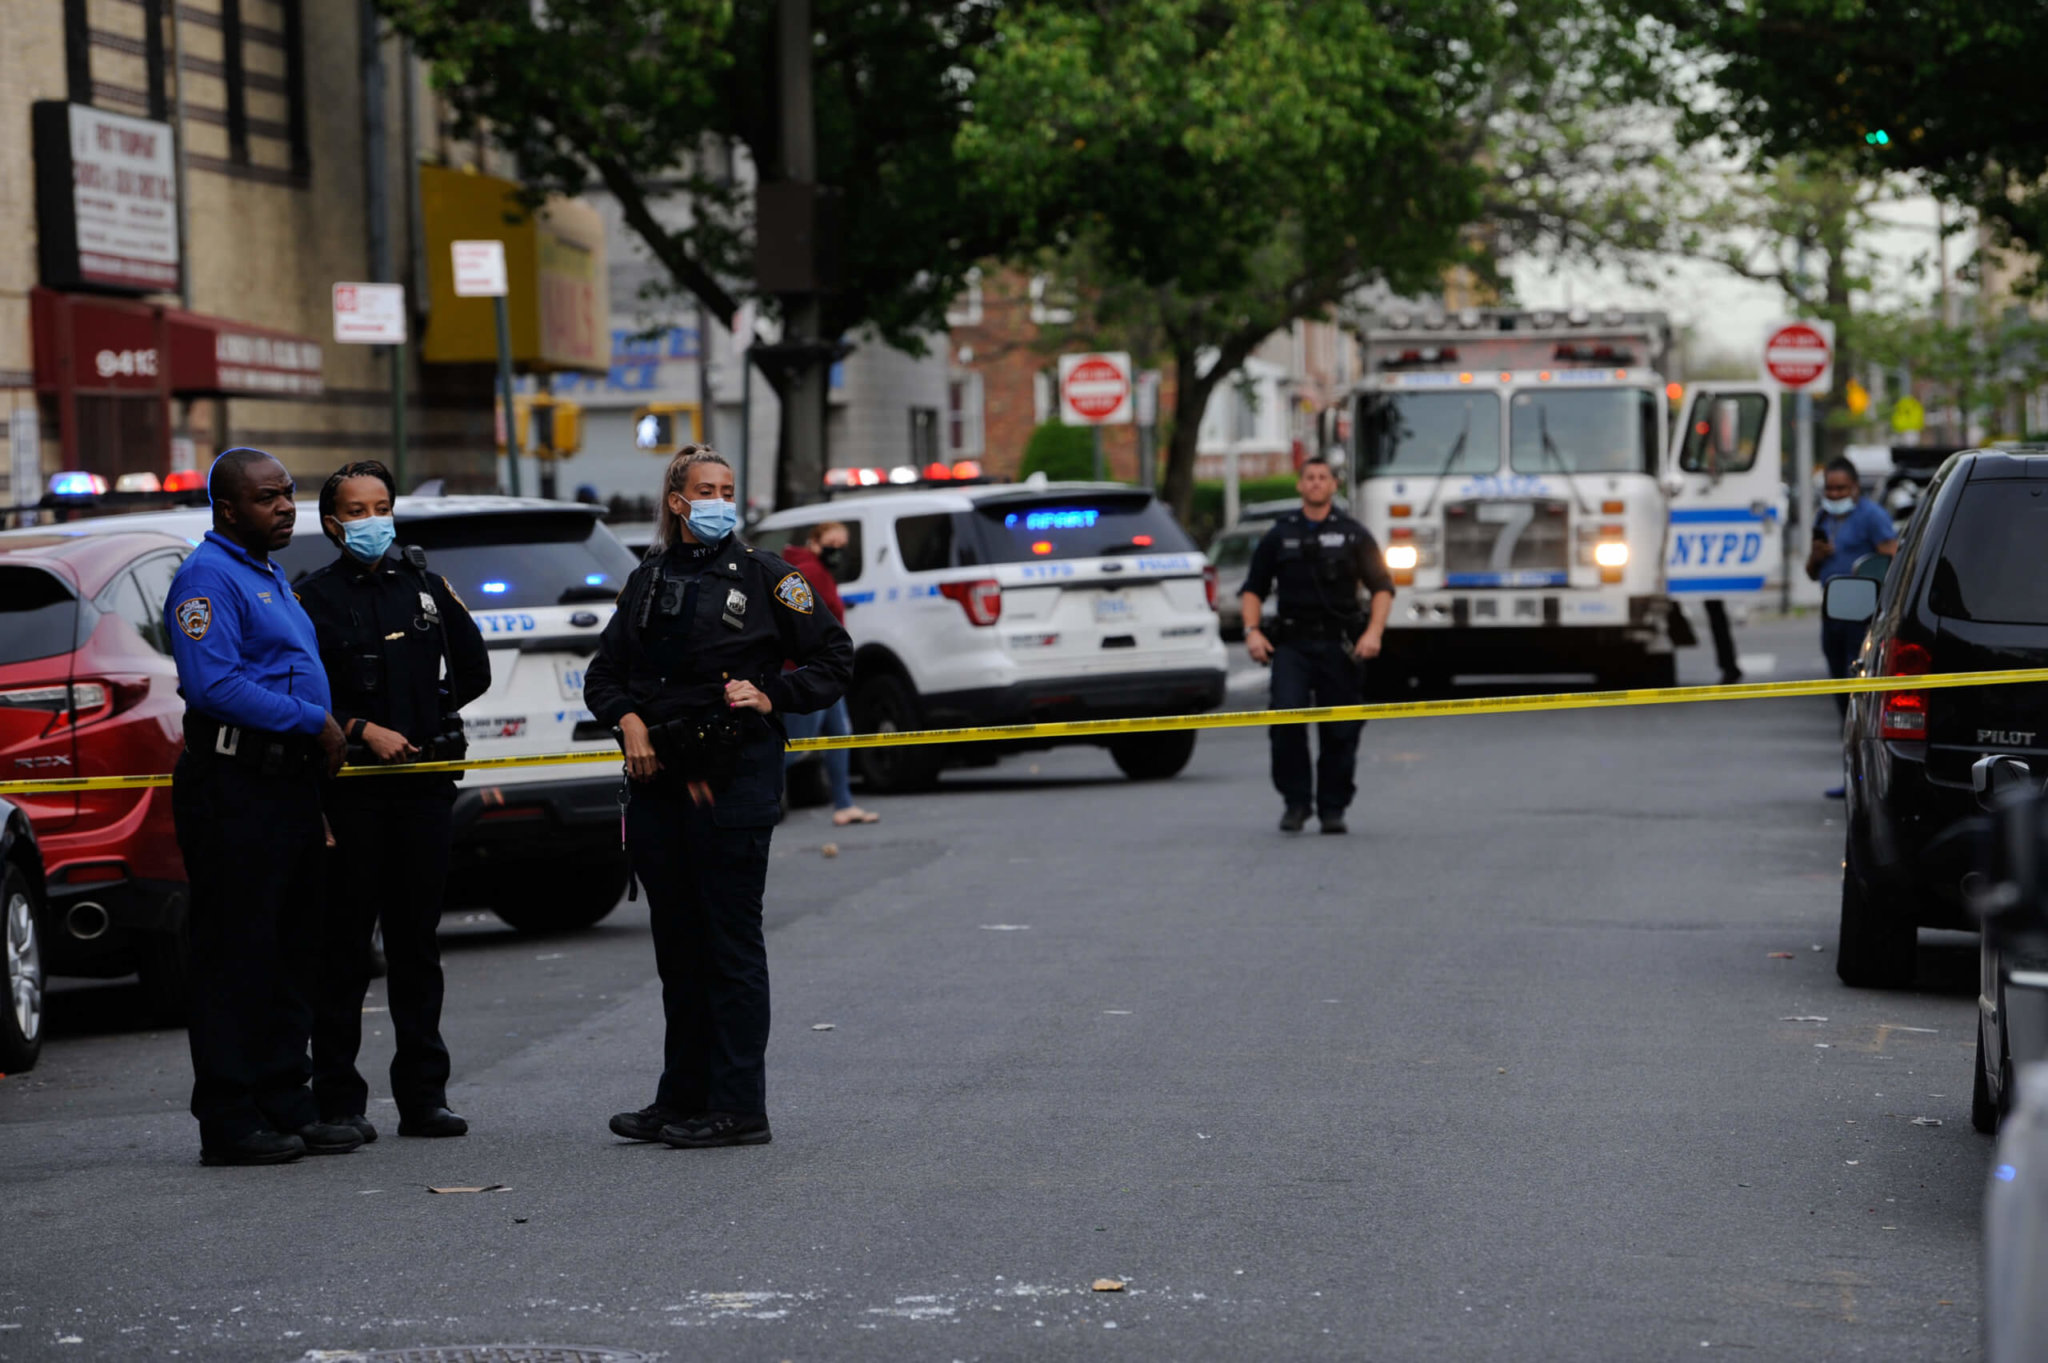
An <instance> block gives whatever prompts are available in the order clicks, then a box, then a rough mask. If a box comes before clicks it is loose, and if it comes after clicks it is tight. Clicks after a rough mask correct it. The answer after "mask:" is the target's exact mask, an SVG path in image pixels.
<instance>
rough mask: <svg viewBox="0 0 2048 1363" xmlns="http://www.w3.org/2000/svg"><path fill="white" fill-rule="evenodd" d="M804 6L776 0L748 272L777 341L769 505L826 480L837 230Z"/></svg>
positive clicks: (810, 496)
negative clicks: (825, 181) (770, 91)
mask: <svg viewBox="0 0 2048 1363" xmlns="http://www.w3.org/2000/svg"><path fill="white" fill-rule="evenodd" d="M811 49H812V30H811V0H778V2H777V6H776V42H775V71H776V92H777V99H778V103H779V113H778V122H779V124H780V136H779V139H778V152H779V157H778V159H779V161H780V162H781V165H780V167H779V169H780V172H781V174H780V175H779V177H778V178H776V179H775V180H773V181H769V182H766V183H763V184H762V185H761V187H760V189H759V191H758V192H757V195H756V198H755V205H756V208H755V242H756V247H755V275H756V283H757V284H758V286H759V288H760V289H761V291H762V292H763V293H772V294H776V295H778V296H779V297H780V298H781V299H782V336H781V338H780V339H779V340H778V341H777V342H776V343H775V344H774V345H772V346H762V347H760V348H759V359H760V362H761V363H762V364H763V365H764V366H767V367H771V368H773V369H774V371H775V372H776V373H777V374H779V375H780V376H781V382H780V383H778V384H777V385H776V387H777V391H778V394H779V396H780V397H781V399H782V432H781V441H780V448H781V458H780V459H779V460H778V461H777V468H776V471H775V483H776V496H775V504H776V505H777V506H778V507H782V506H795V505H800V504H802V503H804V502H812V501H816V500H817V499H818V497H819V496H820V495H821V492H822V490H823V486H824V476H825V462H826V452H825V398H826V386H827V383H828V381H829V378H830V372H831V366H832V362H833V361H834V360H835V359H837V358H838V356H839V355H840V353H841V351H840V347H839V345H838V343H837V341H836V340H835V339H834V338H831V337H826V336H823V335H821V334H820V331H821V328H822V325H823V307H822V302H821V297H822V294H823V293H824V292H825V291H826V290H828V289H830V288H831V287H832V285H833V282H834V281H833V279H832V274H833V269H832V266H831V260H832V258H833V254H834V252H835V244H834V243H833V242H832V241H831V237H832V235H833V233H834V232H835V231H836V224H835V222H834V219H833V214H832V212H831V208H830V205H831V198H830V195H829V194H828V193H827V192H826V191H824V190H821V189H820V188H819V186H818V183H817V178H818V136H817V114H816V109H815V107H814V104H813V101H812V94H811V92H812V78H813V73H812V70H811V65H812V59H813V57H812V50H811Z"/></svg>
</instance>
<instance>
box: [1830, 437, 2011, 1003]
mask: <svg viewBox="0 0 2048 1363" xmlns="http://www.w3.org/2000/svg"><path fill="white" fill-rule="evenodd" d="M2044 563H2048V448H2044V449H2041V450H2039V451H2038V452H2037V451H2032V450H2027V449H2019V450H2013V451H1970V452H1966V453H1962V454H1957V455H1954V456H1953V457H1951V458H1950V459H1949V460H1948V461H1947V462H1946V463H1944V464H1943V465H1942V466H1941V469H1940V470H1939V471H1938V472H1937V473H1936V474H1935V476H1934V478H1933V481H1932V482H1930V483H1929V484H1928V488H1927V495H1926V496H1925V497H1924V498H1923V499H1922V500H1921V503H1920V508H1919V511H1918V512H1917V513H1916V514H1915V515H1914V517H1913V521H1912V524H1911V525H1910V526H1908V527H1907V529H1906V533H1905V534H1904V536H1902V537H1901V539H1900V541H1899V552H1898V556H1897V557H1896V558H1895V559H1893V560H1892V561H1891V563H1890V564H1889V566H1888V568H1887V569H1886V571H1885V573H1884V577H1883V580H1882V582H1881V583H1880V582H1876V581H1872V580H1871V579H1870V578H1868V577H1857V576H1852V577H1839V578H1835V579H1834V580H1832V581H1831V582H1829V583H1828V586H1827V599H1826V605H1825V607H1824V609H1825V610H1826V612H1827V614H1828V615H1829V616H1830V617H1831V618H1834V619H1838V620H1854V621H1862V620H1868V621H1869V622H1870V632H1869V634H1868V635H1867V636H1866V637H1865V639H1864V641H1863V651H1862V653H1861V654H1860V655H1859V656H1858V658H1857V661H1856V663H1855V666H1854V668H1853V671H1854V673H1855V674H1856V675H1858V676H1888V677H1899V676H1920V675H1924V674H1927V673H1935V672H1978V671H1995V670H1999V669H2010V668H2028V667H2043V666H2048V573H2044V572H2043V566H2044ZM1842 748H1843V753H1842V756H1843V762H1844V764H1845V766H1846V771H1845V780H1844V785H1845V787H1846V788H1847V791H1848V819H1847V824H1848V830H1847V831H1848V846H1847V848H1846V850H1845V852H1844V855H1843V858H1842V926H1841V940H1840V945H1839V949H1838V952H1837V955H1836V961H1835V970H1836V973H1837V974H1839V975H1840V976H1841V977H1842V980H1843V982H1844V983H1846V984H1851V985H1859V986H1866V987H1871V988H1901V987H1904V986H1906V985H1908V984H1911V983H1912V980H1913V972H1914V966H1915V963H1916V960H1915V957H1916V948H1917V946H1918V937H1917V933H1918V930H1919V929H1920V928H1923V927H1929V928H1958V929H1963V930H1975V928H1976V926H1977V923H1976V920H1975V919H1974V918H1973V917H1972V916H1971V914H1970V913H1969V911H1968V909H1967V908H1966V907H1965V904H1964V899H1963V893H1962V880H1963V877H1964V876H1965V875H1966V874H1968V873H1969V871H1970V870H1971V868H1972V866H1971V863H1972V856H1973V850H1974V849H1973V847H1972V844H1971V839H1970V835H1969V830H1968V828H1967V826H1966V825H1967V824H1968V822H1969V820H1970V819H1971V818H1972V817H1973V816H1974V815H1976V814H1977V813H1978V807H1977V801H1976V797H1975V795H1974V794H1973V792H1972V789H1971V779H1970V768H1971V766H1972V764H1974V763H1975V762H1976V761H1977V760H1978V759H1979V758H1982V757H1985V756H1989V755H1992V754H1997V753H2009V754H2012V755H2014V756H2017V757H2019V758H2021V759H2023V760H2025V761H2026V762H2028V764H2029V765H2030V766H2031V768H2032V769H2033V770H2035V771H2044V770H2048V684H2041V683H2029V684H2023V685H2000V686H1976V687H1968V688H1952V689H1941V690H1929V691H1884V692H1874V693H1868V694H1864V695H1857V696H1852V697H1850V699H1849V711H1848V716H1847V718H1846V719H1845V720H1844V722H1843V726H1842Z"/></svg>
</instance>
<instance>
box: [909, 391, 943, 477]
mask: <svg viewBox="0 0 2048 1363" xmlns="http://www.w3.org/2000/svg"><path fill="white" fill-rule="evenodd" d="M938 457H939V409H938V408H936V407H913V408H911V409H910V462H911V463H912V464H913V465H915V466H916V468H917V469H918V471H919V472H920V473H921V472H923V471H924V467H925V465H927V464H931V463H935V462H937V460H938Z"/></svg>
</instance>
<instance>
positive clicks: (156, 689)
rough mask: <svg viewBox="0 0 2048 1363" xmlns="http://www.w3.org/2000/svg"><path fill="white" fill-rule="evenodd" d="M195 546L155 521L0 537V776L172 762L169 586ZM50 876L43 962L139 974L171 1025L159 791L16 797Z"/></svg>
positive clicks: (72, 971) (171, 937)
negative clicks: (125, 527) (166, 622)
mask: <svg viewBox="0 0 2048 1363" xmlns="http://www.w3.org/2000/svg"><path fill="white" fill-rule="evenodd" d="M191 548H192V546H191V545H190V544H188V543H187V542H186V541H184V540H182V539H179V538H177V537H175V536H172V535H165V534H160V533H157V532H154V531H146V530H135V531H116V532H112V533H108V532H106V531H102V532H100V533H97V534H92V533H84V532H82V531H79V530H73V529H69V528H67V527H64V526H55V527H48V528H44V529H37V530H17V531H9V532H6V533H0V779H6V780H27V779H32V778H35V777H40V776H112V775H131V774H138V773H145V772H167V771H169V770H170V769H171V766H172V764H173V763H174V762H176V760H177V757H178V753H179V751H180V750H181V749H182V748H183V747H184V741H185V740H184V733H183V729H182V727H181V720H182V717H183V715H184V709H185V707H184V702H183V701H181V700H180V699H179V697H178V673H177V667H176V665H175V664H173V662H172V661H171V656H170V641H169V640H168V639H167V638H165V637H164V629H163V623H162V621H163V609H164V596H165V594H166V593H168V592H169V591H170V587H171V577H172V575H173V574H175V573H176V572H177V570H178V564H179V563H180V562H181V561H182V560H183V559H184V557H185V555H186V554H187V553H189V552H191ZM14 802H15V803H16V804H17V805H18V806H19V807H20V808H21V811H22V812H23V813H24V814H26V815H27V816H28V818H29V821H30V823H31V824H32V825H33V826H34V829H35V836H36V840H37V841H38V842H39V843H40V844H41V846H42V857H43V865H44V868H45V871H46V873H47V877H48V896H47V900H46V907H45V908H44V909H43V911H42V914H41V916H40V921H39V922H38V923H37V925H36V926H37V927H38V929H39V932H38V936H39V938H40V942H39V946H40V949H41V955H42V961H43V966H44V969H45V970H46V971H47V973H49V974H53V975H85V976H92V977H96V978H103V979H112V978H116V977H119V976H122V975H128V974H135V973H139V974H140V975H141V976H142V984H143V989H144V991H145V992H146V993H147V995H148V997H149V1000H150V1004H151V1007H152V1009H153V1011H155V1012H157V1013H158V1014H160V1015H161V1016H162V1017H163V1018H164V1020H165V1021H166V1022H174V1021H182V1020H183V1014H184V998H185V961H186V957H185V946H184V941H185V937H184V932H183V928H184V921H185V865H184V862H183V860H182V859H181V858H180V857H179V855H178V841H177V835H176V833H175V831H174V829H173V827H172V824H171V792H170V790H169V789H168V788H154V789H144V790H96V791H85V792H81V793H54V794H44V795H22V796H17V797H14Z"/></svg>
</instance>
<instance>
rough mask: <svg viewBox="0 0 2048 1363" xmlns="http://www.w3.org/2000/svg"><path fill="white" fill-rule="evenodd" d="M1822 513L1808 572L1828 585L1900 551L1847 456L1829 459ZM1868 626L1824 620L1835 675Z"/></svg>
mask: <svg viewBox="0 0 2048 1363" xmlns="http://www.w3.org/2000/svg"><path fill="white" fill-rule="evenodd" d="M1821 494H1822V501H1821V504H1820V512H1819V514H1818V515H1817V516H1815V517H1814V526H1813V547H1812V548H1811V549H1809V550H1808V551H1807V554H1806V575H1807V576H1808V577H1810V578H1812V579H1813V580H1814V581H1816V582H1818V583H1820V584H1821V585H1822V586H1823V587H1825V586H1826V585H1827V581H1828V579H1829V578H1831V577H1843V576H1846V575H1847V574H1849V573H1853V572H1855V571H1856V564H1857V562H1858V561H1859V560H1861V559H1864V558H1867V557H1868V556H1869V555H1871V554H1882V555H1884V556H1885V557H1886V558H1890V557H1891V556H1892V555H1894V554H1896V553H1898V552H1899V532H1898V530H1897V529H1895V528H1894V527H1893V525H1892V518H1891V517H1890V516H1888V515H1886V514H1885V511H1884V508H1883V507H1881V506H1879V505H1878V504H1877V503H1876V502H1873V501H1871V500H1870V499H1869V498H1868V497H1865V496H1864V495H1863V482H1862V479H1861V478H1859V477H1858V476H1857V473H1856V466H1855V465H1854V464H1852V463H1850V462H1849V461H1848V460H1847V459H1833V460H1830V461H1829V462H1828V466H1827V470H1826V472H1825V473H1824V474H1823V475H1822V482H1821ZM1866 628H1867V627H1866V626H1864V625H1859V624H1852V623H1850V622H1849V621H1846V620H1830V619H1828V618H1827V617H1826V616H1825V615H1823V616H1822V617H1821V622H1820V651H1821V656H1822V657H1824V658H1826V659H1827V663H1828V675H1829V676H1830V677H1836V678H1841V677H1846V676H1848V675H1849V664H1850V663H1851V662H1853V661H1854V660H1855V658H1856V654H1857V653H1858V652H1859V651H1860V650H1861V649H1862V647H1863V635H1864V631H1865V629H1866ZM1835 709H1836V711H1837V712H1838V713H1843V714H1846V713H1848V709H1849V698H1848V697H1847V696H1836V697H1835ZM1827 794H1828V798H1829V799H1831V800H1839V799H1841V798H1842V788H1841V787H1840V786H1836V787H1835V788H1834V789H1832V790H1830V791H1828V792H1827Z"/></svg>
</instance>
